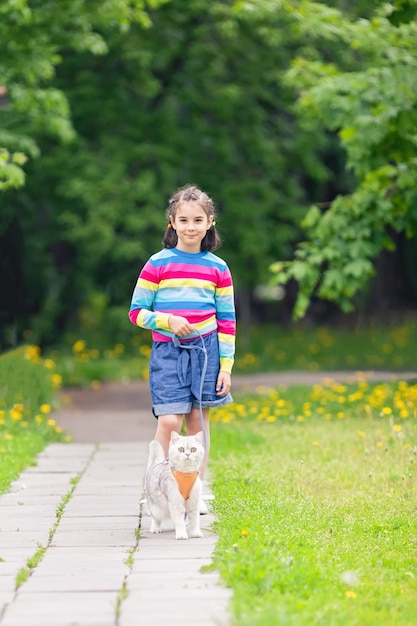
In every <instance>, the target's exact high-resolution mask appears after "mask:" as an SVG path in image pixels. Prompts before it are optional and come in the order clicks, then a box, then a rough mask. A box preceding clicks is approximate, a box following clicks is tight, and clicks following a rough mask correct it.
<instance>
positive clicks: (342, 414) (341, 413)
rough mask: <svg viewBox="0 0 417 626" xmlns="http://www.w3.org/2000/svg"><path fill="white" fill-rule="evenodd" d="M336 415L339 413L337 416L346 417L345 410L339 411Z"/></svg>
mask: <svg viewBox="0 0 417 626" xmlns="http://www.w3.org/2000/svg"><path fill="white" fill-rule="evenodd" d="M336 415H337V417H338V418H339V419H340V420H342V419H344V417H345V414H344V413H343V411H338V412H337V413H336Z"/></svg>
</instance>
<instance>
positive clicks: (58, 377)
mask: <svg viewBox="0 0 417 626" xmlns="http://www.w3.org/2000/svg"><path fill="white" fill-rule="evenodd" d="M51 380H52V382H53V384H54V386H55V387H59V386H60V385H61V383H62V376H61V374H52V376H51Z"/></svg>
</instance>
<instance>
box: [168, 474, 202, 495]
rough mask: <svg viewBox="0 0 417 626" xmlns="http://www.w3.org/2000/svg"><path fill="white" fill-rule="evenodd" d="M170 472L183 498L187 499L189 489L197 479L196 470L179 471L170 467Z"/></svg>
mask: <svg viewBox="0 0 417 626" xmlns="http://www.w3.org/2000/svg"><path fill="white" fill-rule="evenodd" d="M171 472H172V475H173V477H174V478H175V480H176V481H177V485H178V489H179V490H180V494H181V495H182V497H183V498H184V500H188V498H189V497H190V493H191V489H192V488H193V487H194V483H195V481H196V480H197V476H198V472H187V473H185V472H179V471H178V470H176V469H172V468H171Z"/></svg>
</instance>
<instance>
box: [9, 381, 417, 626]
mask: <svg viewBox="0 0 417 626" xmlns="http://www.w3.org/2000/svg"><path fill="white" fill-rule="evenodd" d="M365 377H366V378H367V379H368V380H372V381H375V380H395V379H398V378H401V379H413V378H417V373H415V372H407V373H402V374H395V373H391V372H379V373H373V372H368V373H366V374H365ZM326 378H332V379H334V380H338V381H346V382H350V381H353V380H354V379H355V376H354V375H353V374H352V373H351V372H338V373H334V372H320V373H315V374H306V373H304V372H288V373H282V374H259V375H255V376H250V377H245V376H234V378H233V384H234V387H233V389H234V392H235V393H236V392H254V391H262V390H265V389H266V388H269V387H276V386H279V385H288V384H306V385H309V384H315V383H321V382H323V380H324V379H326ZM150 404H151V403H150V397H149V390H148V384H147V383H146V382H140V381H139V382H132V383H126V384H123V383H107V384H105V385H103V386H102V387H101V388H100V389H99V390H97V391H94V390H90V389H86V390H85V389H84V390H81V389H75V390H71V391H66V392H65V393H64V394H63V396H62V408H61V409H60V410H58V411H57V412H56V413H55V414H54V417H55V419H56V420H57V421H58V423H59V424H60V425H61V426H62V427H63V428H65V430H67V431H68V432H70V433H71V434H72V435H73V437H74V441H75V443H73V444H71V445H66V444H52V445H50V446H48V447H47V448H46V450H44V452H43V453H42V454H40V455H39V457H38V463H37V465H36V466H35V467H31V468H28V469H27V470H26V471H24V472H23V473H22V474H21V476H20V477H19V480H17V481H15V483H13V485H12V487H11V491H10V493H7V494H5V495H3V496H1V497H0V625H1V626H140V625H141V624H143V625H145V626H162V625H163V626H166V624H169V625H170V626H175V625H177V624H178V625H179V624H181V625H182V626H187V624H189V625H191V624H192V625H193V626H214V625H217V626H222V625H223V626H226V625H227V624H228V623H229V612H228V605H229V602H230V597H231V595H230V592H229V590H227V589H226V588H224V587H223V586H222V585H221V584H220V582H219V579H218V575H217V574H216V573H213V572H211V573H207V572H205V571H204V572H202V571H201V567H202V566H204V565H208V564H210V562H211V559H212V554H213V550H214V547H215V542H216V536H215V535H214V534H213V533H212V532H210V525H211V524H212V523H213V520H214V518H213V515H212V514H209V515H207V516H202V518H201V522H202V528H203V532H204V538H203V539H190V540H188V541H177V540H176V539H175V536H174V532H173V527H172V525H171V524H170V523H168V522H166V523H165V526H164V532H163V533H162V534H161V535H151V534H150V533H149V531H148V529H149V524H150V518H149V517H148V516H147V515H146V511H143V510H142V507H141V505H140V500H141V498H142V484H143V475H144V470H145V464H146V458H147V451H148V442H149V441H150V440H151V439H153V436H154V432H155V420H154V418H153V417H152V415H151V412H150ZM205 491H206V494H205V495H206V497H207V498H208V499H209V497H210V491H209V489H208V487H207V485H205ZM16 580H18V581H19V582H20V583H21V584H20V585H19V586H18V587H17V588H16Z"/></svg>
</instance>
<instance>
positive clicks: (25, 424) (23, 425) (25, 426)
mask: <svg viewBox="0 0 417 626" xmlns="http://www.w3.org/2000/svg"><path fill="white" fill-rule="evenodd" d="M20 425H21V426H22V428H27V427H28V426H29V423H28V422H26V420H24V421H23V422H20Z"/></svg>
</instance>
